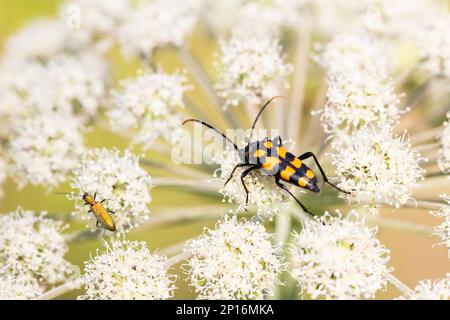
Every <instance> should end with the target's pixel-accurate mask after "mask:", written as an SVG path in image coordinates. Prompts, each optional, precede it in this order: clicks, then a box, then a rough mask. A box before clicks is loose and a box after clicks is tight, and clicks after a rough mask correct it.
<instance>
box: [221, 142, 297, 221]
mask: <svg viewBox="0 0 450 320" xmlns="http://www.w3.org/2000/svg"><path fill="white" fill-rule="evenodd" d="M215 161H216V162H217V163H218V164H219V165H220V168H219V169H217V170H216V171H215V172H214V178H218V179H219V180H220V181H221V182H222V183H225V181H227V180H228V178H229V177H230V174H231V172H232V171H233V168H234V167H235V166H236V165H237V164H238V163H242V160H241V159H240V158H239V155H238V154H237V152H235V151H233V150H227V151H226V152H224V154H223V156H222V157H216V158H215ZM245 169H246V168H245V167H244V168H238V169H236V171H235V172H234V175H233V178H232V179H231V180H230V181H229V182H228V183H227V185H226V186H224V187H223V188H222V189H221V190H219V192H220V193H221V194H223V196H224V201H228V202H230V203H232V202H235V203H237V204H239V205H240V207H241V208H244V207H245V204H246V203H245V201H246V193H245V190H244V187H243V185H242V182H241V174H242V172H243V171H244V170H245ZM244 181H245V184H246V186H247V189H248V192H249V197H248V205H249V206H251V205H255V206H256V209H257V214H258V215H259V216H260V217H262V218H269V219H270V220H271V219H272V218H273V216H274V215H276V214H277V213H279V212H280V211H281V210H284V209H285V207H286V205H287V203H288V202H287V199H288V197H289V196H288V195H287V193H286V191H284V190H282V189H280V187H278V186H277V185H276V184H275V179H274V178H273V176H269V175H266V174H263V173H262V172H259V170H256V171H253V172H251V173H250V174H249V175H248V176H247V177H245V179H244Z"/></svg>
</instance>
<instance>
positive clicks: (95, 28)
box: [61, 0, 131, 51]
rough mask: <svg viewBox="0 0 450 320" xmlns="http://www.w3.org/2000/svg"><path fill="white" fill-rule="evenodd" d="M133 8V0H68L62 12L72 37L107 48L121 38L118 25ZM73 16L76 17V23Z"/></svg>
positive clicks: (101, 48)
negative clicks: (118, 36) (118, 35)
mask: <svg viewBox="0 0 450 320" xmlns="http://www.w3.org/2000/svg"><path fill="white" fill-rule="evenodd" d="M130 11H131V1H130V0H96V1H91V0H68V1H66V2H65V3H64V5H63V6H62V10H61V16H62V18H64V19H65V20H66V24H68V27H71V29H72V30H71V37H73V38H74V39H76V40H77V41H78V42H79V43H80V44H84V45H88V44H94V45H95V48H97V49H99V50H101V51H103V50H106V49H109V48H110V47H111V45H113V44H114V42H115V41H116V40H117V34H118V29H119V27H120V25H121V24H122V23H123V21H124V20H125V18H126V16H127V15H128V14H129V13H130ZM70 19H74V21H73V22H72V23H73V24H74V25H72V26H70V23H71V21H70ZM77 19H78V21H77Z"/></svg>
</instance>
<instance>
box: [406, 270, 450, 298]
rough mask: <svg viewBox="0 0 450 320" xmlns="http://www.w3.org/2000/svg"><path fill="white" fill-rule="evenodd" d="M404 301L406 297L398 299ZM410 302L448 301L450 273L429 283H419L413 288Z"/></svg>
mask: <svg viewBox="0 0 450 320" xmlns="http://www.w3.org/2000/svg"><path fill="white" fill-rule="evenodd" d="M399 299H401V300H406V299H408V298H406V297H403V296H402V297H400V298H399ZM410 299H411V300H450V273H447V274H446V276H445V278H443V279H440V280H435V281H433V282H432V281H431V280H429V279H427V280H423V281H420V282H419V284H418V285H417V286H416V287H415V288H414V294H413V296H412V297H411V298H410Z"/></svg>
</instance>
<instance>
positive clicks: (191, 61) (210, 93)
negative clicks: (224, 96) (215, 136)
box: [177, 46, 237, 128]
mask: <svg viewBox="0 0 450 320" xmlns="http://www.w3.org/2000/svg"><path fill="white" fill-rule="evenodd" d="M177 53H178V56H179V57H180V59H181V60H182V61H183V63H184V64H185V66H186V67H187V68H188V69H189V71H190V72H191V74H192V75H193V76H194V78H195V79H196V80H197V82H198V84H199V85H200V87H201V88H202V89H203V91H204V93H205V94H206V96H207V98H208V100H209V101H210V102H211V104H212V106H214V109H215V110H214V111H215V113H216V114H217V115H218V116H217V117H216V118H217V120H218V121H219V120H220V121H221V123H220V126H222V127H224V128H231V126H235V127H236V125H237V123H236V121H235V120H234V119H233V118H232V117H231V116H230V114H229V113H227V112H225V111H224V110H223V108H222V104H223V103H222V102H221V101H220V99H219V97H218V96H217V94H216V92H215V90H214V88H213V86H212V84H211V80H210V79H209V77H208V76H207V74H206V73H205V72H204V70H203V68H202V67H201V66H200V64H199V63H198V61H197V60H196V59H195V58H194V57H193V56H192V54H191V52H190V50H189V49H188V48H186V46H181V47H179V48H178V50H177Z"/></svg>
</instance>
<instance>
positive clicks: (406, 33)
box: [367, 0, 446, 41]
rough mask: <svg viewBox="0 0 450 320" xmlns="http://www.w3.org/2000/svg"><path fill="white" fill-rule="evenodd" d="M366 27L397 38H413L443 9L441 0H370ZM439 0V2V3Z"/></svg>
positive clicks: (444, 9)
mask: <svg viewBox="0 0 450 320" xmlns="http://www.w3.org/2000/svg"><path fill="white" fill-rule="evenodd" d="M371 2H372V4H371V6H370V15H368V17H367V18H368V19H370V21H367V22H370V23H368V25H367V26H368V27H369V29H370V30H371V31H372V32H375V33H378V34H381V35H385V36H388V37H392V38H397V41H398V40H413V38H414V36H415V35H416V34H417V32H420V29H421V28H422V26H423V25H425V24H427V23H428V22H430V21H433V20H434V19H436V17H437V16H439V15H440V14H441V13H442V12H443V11H446V8H445V7H444V6H441V3H442V1H439V0H437V1H436V0H432V1H429V0H414V1H391V0H372V1H371ZM440 2H441V3H440Z"/></svg>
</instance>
